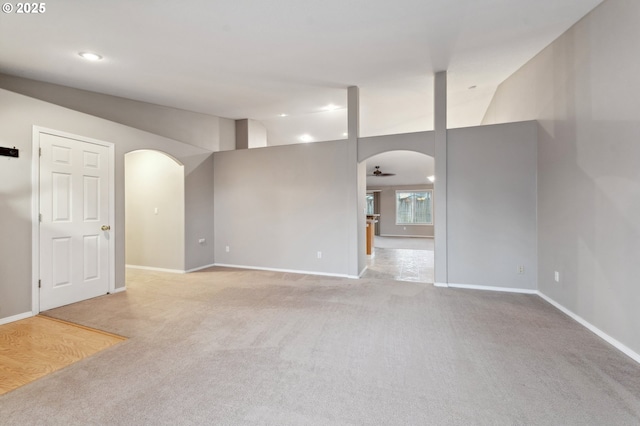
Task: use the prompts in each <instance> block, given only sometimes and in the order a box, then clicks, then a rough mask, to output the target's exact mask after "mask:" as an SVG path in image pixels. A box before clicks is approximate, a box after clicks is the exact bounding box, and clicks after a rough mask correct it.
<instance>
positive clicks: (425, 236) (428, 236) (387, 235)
mask: <svg viewBox="0 0 640 426" xmlns="http://www.w3.org/2000/svg"><path fill="white" fill-rule="evenodd" d="M425 226H431V225H425ZM377 237H407V238H431V239H433V235H407V234H405V235H400V234H398V235H396V234H380V235H377Z"/></svg>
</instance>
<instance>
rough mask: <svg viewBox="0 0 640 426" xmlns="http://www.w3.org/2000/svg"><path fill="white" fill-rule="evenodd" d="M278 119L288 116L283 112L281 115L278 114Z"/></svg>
mask: <svg viewBox="0 0 640 426" xmlns="http://www.w3.org/2000/svg"><path fill="white" fill-rule="evenodd" d="M278 115H279V116H280V117H288V116H289V114H285V113H284V112H283V113H282V114H278Z"/></svg>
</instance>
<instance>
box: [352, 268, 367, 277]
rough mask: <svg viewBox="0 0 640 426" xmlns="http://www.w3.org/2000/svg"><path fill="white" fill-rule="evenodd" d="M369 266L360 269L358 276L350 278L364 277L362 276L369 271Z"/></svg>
mask: <svg viewBox="0 0 640 426" xmlns="http://www.w3.org/2000/svg"><path fill="white" fill-rule="evenodd" d="M368 268H369V267H368V266H367V265H365V266H364V268H362V271H360V273H359V274H358V276H357V277H350V278H362V276H363V275H364V273H365V272H367V269H368Z"/></svg>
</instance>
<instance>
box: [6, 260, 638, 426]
mask: <svg viewBox="0 0 640 426" xmlns="http://www.w3.org/2000/svg"><path fill="white" fill-rule="evenodd" d="M129 280H130V281H129V290H128V291H127V292H126V293H119V294H115V295H109V296H105V297H101V298H97V299H93V300H89V301H86V302H81V303H77V304H74V305H70V306H67V307H63V308H59V309H56V310H53V311H50V312H48V314H49V315H52V316H55V317H58V318H62V319H65V320H68V321H72V322H77V323H80V324H84V325H87V326H90V327H95V328H99V329H103V330H107V331H110V332H112V333H116V334H119V335H122V336H127V337H129V339H128V340H127V341H125V342H123V343H121V344H119V345H117V346H114V347H112V348H109V349H106V350H104V351H102V352H100V353H98V354H96V355H95V356H93V357H91V358H87V359H85V360H82V361H79V362H77V363H75V364H73V365H71V366H69V367H67V368H65V369H63V370H60V371H58V372H56V373H53V374H51V375H49V376H47V377H45V378H43V379H41V380H38V381H36V382H33V383H30V384H28V385H26V386H23V387H21V388H19V389H17V390H15V391H13V392H10V393H8V394H6V395H3V396H0V423H1V424H3V425H27V424H38V425H47V424H59V425H111V424H121V425H198V424H216V425H349V424H352V425H638V424H639V423H640V366H639V365H638V364H636V363H635V362H633V361H632V360H630V359H629V358H627V357H626V356H624V355H623V354H621V353H619V352H618V351H616V350H615V349H613V348H612V347H610V346H609V345H608V344H606V343H605V342H603V341H602V340H600V339H599V338H597V337H596V336H595V335H593V334H592V333H591V332H589V331H588V330H586V329H585V328H583V327H582V326H580V325H578V324H577V323H575V322H574V321H572V320H571V319H569V318H568V317H566V316H565V315H564V314H562V313H560V312H559V311H557V310H556V309H555V308H553V307H551V306H550V305H548V304H547V303H546V302H544V301H543V300H542V299H540V298H538V297H537V296H533V295H521V294H502V293H494V292H482V291H472V290H461V289H440V288H435V287H433V286H430V285H425V284H421V283H411V282H391V281H387V280H381V279H365V280H347V279H339V278H326V277H313V276H306V275H295V274H284V273H275V272H256V271H242V270H225V269H212V270H209V271H204V272H198V273H193V274H188V275H172V274H163V273H154V272H145V271H133V270H132V271H130V273H129Z"/></svg>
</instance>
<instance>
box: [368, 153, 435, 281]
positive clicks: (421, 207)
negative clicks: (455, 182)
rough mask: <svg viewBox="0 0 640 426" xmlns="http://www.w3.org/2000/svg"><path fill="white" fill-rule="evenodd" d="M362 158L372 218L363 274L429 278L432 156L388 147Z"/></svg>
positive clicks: (431, 271)
mask: <svg viewBox="0 0 640 426" xmlns="http://www.w3.org/2000/svg"><path fill="white" fill-rule="evenodd" d="M365 161H366V170H367V201H368V202H367V206H368V212H367V213H368V214H370V213H374V214H375V216H374V217H375V219H376V220H377V223H376V224H375V226H376V232H375V234H376V235H375V237H374V238H373V248H372V251H371V254H369V255H368V256H367V271H366V272H365V274H364V276H363V277H365V278H367V277H369V278H385V279H395V280H400V281H414V282H424V283H433V282H434V249H435V247H434V239H433V236H434V220H433V183H434V182H433V179H434V178H433V175H434V165H435V161H434V158H433V157H431V156H428V155H426V154H423V153H418V152H415V151H407V150H392V151H387V152H383V153H379V154H375V155H373V156H371V157H369V158H368V159H367V160H365ZM372 209H373V211H372Z"/></svg>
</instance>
